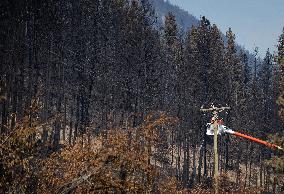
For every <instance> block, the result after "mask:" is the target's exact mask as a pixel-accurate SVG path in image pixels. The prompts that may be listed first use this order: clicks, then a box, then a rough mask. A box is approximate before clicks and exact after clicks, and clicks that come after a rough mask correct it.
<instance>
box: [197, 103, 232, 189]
mask: <svg viewBox="0 0 284 194" xmlns="http://www.w3.org/2000/svg"><path fill="white" fill-rule="evenodd" d="M228 109H230V107H219V108H218V107H215V106H214V105H212V106H211V108H208V109H204V108H201V109H200V111H201V112H212V116H213V117H212V119H211V123H212V122H213V123H212V124H213V127H214V188H215V194H218V193H219V191H218V187H219V180H218V179H219V168H218V167H219V158H218V113H219V112H222V111H224V110H228Z"/></svg>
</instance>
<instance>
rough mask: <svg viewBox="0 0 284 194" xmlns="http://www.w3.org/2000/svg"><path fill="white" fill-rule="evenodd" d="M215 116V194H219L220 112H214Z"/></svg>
mask: <svg viewBox="0 0 284 194" xmlns="http://www.w3.org/2000/svg"><path fill="white" fill-rule="evenodd" d="M213 118H214V123H213V126H214V180H215V185H214V187H215V194H218V188H219V181H218V179H219V172H218V171H219V168H218V167H219V158H218V112H217V111H214V112H213Z"/></svg>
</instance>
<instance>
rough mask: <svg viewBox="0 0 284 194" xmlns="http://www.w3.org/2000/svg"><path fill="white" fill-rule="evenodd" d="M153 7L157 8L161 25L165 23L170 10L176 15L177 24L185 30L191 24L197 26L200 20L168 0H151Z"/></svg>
mask: <svg viewBox="0 0 284 194" xmlns="http://www.w3.org/2000/svg"><path fill="white" fill-rule="evenodd" d="M151 3H152V5H153V7H154V8H155V10H156V14H157V16H158V23H159V24H160V25H161V24H162V23H164V18H165V15H166V14H167V13H168V12H172V13H173V14H174V15H175V16H176V21H177V24H178V25H179V26H180V27H181V28H182V29H184V30H187V29H188V28H190V27H191V26H193V25H194V26H197V25H198V23H199V20H198V19H197V18H196V17H194V16H193V15H191V14H190V13H188V12H187V11H185V10H183V9H181V8H180V7H178V6H175V5H172V4H171V3H170V2H168V1H164V0H151Z"/></svg>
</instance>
